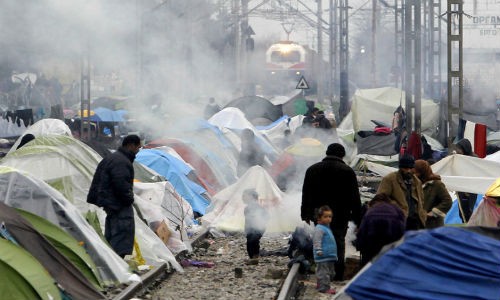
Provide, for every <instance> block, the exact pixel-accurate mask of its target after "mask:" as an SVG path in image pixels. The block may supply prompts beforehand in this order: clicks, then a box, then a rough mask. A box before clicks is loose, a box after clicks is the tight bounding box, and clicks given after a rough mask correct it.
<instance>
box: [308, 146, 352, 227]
mask: <svg viewBox="0 0 500 300" xmlns="http://www.w3.org/2000/svg"><path fill="white" fill-rule="evenodd" d="M323 205H328V206H330V208H331V209H332V212H333V221H332V223H331V224H330V228H332V230H333V229H346V228H347V224H348V222H349V220H350V219H352V220H353V221H354V223H355V224H356V225H359V223H360V221H361V199H360V196H359V188H358V181H357V178H356V174H355V173H354V171H353V170H352V169H351V167H349V166H348V165H346V163H345V162H344V161H343V160H342V159H341V158H339V157H336V156H330V155H329V156H326V157H325V158H324V159H323V160H322V161H321V162H318V163H315V164H313V165H312V166H310V167H309V168H308V169H307V171H306V174H305V178H304V184H303V186H302V206H301V213H300V215H301V217H302V220H310V221H313V220H315V219H316V215H315V209H318V208H320V207H321V206H323Z"/></svg>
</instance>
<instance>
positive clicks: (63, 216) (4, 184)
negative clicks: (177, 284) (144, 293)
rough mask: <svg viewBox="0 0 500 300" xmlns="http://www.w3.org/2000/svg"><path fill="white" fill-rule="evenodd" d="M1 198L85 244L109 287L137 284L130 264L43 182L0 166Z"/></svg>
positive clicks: (67, 202) (57, 193)
mask: <svg viewBox="0 0 500 300" xmlns="http://www.w3.org/2000/svg"><path fill="white" fill-rule="evenodd" d="M0 196H1V197H0V198H1V200H0V201H2V202H4V203H5V204H7V205H9V206H11V207H16V208H22V209H24V210H26V211H29V212H31V213H33V214H36V215H38V216H41V217H43V218H45V219H47V220H48V221H50V222H51V223H53V224H56V225H58V226H59V227H61V228H62V229H63V230H65V231H66V232H68V233H69V234H71V235H72V236H73V237H74V238H75V239H76V240H78V241H81V242H83V245H84V247H85V250H86V251H87V252H88V253H89V255H90V256H91V257H92V259H93V261H94V262H95V263H96V265H97V266H98V270H99V271H100V275H101V277H102V278H103V279H104V281H105V282H106V283H107V284H116V281H118V282H128V281H130V280H134V281H138V280H139V278H138V276H137V275H133V274H132V273H130V272H129V271H128V265H127V264H126V262H125V261H124V260H123V259H121V258H120V257H119V256H118V255H117V254H116V253H115V252H114V251H113V250H112V249H111V248H110V247H109V246H108V245H107V244H106V243H105V242H104V241H103V240H101V238H100V237H99V235H98V234H97V233H96V232H95V230H94V229H93V228H92V227H91V226H90V225H89V223H88V222H87V221H86V220H85V219H84V218H83V216H82V215H81V214H80V212H79V211H78V209H77V208H76V207H75V206H74V205H73V204H71V203H70V202H69V201H68V200H67V199H66V198H64V196H63V195H62V194H61V193H60V192H58V191H57V190H55V189H53V188H52V187H51V186H49V185H48V184H46V183H45V182H43V181H42V180H40V179H37V178H35V177H33V176H30V175H29V174H26V173H23V172H21V171H19V170H16V169H14V168H10V167H5V166H0Z"/></svg>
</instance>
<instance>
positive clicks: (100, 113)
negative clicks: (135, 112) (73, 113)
mask: <svg viewBox="0 0 500 300" xmlns="http://www.w3.org/2000/svg"><path fill="white" fill-rule="evenodd" d="M126 114H127V111H126V110H123V109H122V110H111V109H109V108H105V107H98V108H96V109H94V115H91V116H90V120H91V121H92V122H125V119H124V118H123V117H124V116H125V115H126Z"/></svg>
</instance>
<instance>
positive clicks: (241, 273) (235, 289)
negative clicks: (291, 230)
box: [111, 234, 346, 300]
mask: <svg viewBox="0 0 500 300" xmlns="http://www.w3.org/2000/svg"><path fill="white" fill-rule="evenodd" d="M192 245H193V252H192V253H190V254H189V255H182V254H181V255H178V257H177V259H178V261H180V262H181V264H183V265H184V273H179V272H172V270H171V269H170V268H168V266H167V265H166V264H164V265H161V266H158V267H155V268H154V269H152V270H150V271H149V272H147V273H145V274H143V275H142V276H141V279H142V281H141V282H137V283H134V284H132V285H130V286H128V287H126V288H124V289H123V290H121V291H119V292H118V293H117V292H115V293H114V295H113V296H112V297H111V299H114V300H124V299H161V300H169V299H172V300H173V299H176V300H183V299H186V300H187V299H190V300H191V299H204V300H210V299H218V300H219V299H227V300H230V299H231V300H232V299H273V300H289V299H295V300H309V299H331V298H332V295H325V294H321V293H318V292H317V291H316V289H315V288H316V279H315V277H314V274H301V273H300V272H299V267H300V265H299V264H298V263H295V264H293V265H291V266H290V267H289V262H290V258H289V257H288V256H287V249H288V234H276V235H264V237H263V238H262V240H261V253H262V256H261V257H260V259H259V263H258V264H247V263H248V262H247V261H248V259H247V254H246V240H245V236H244V235H243V234H235V235H230V236H226V237H213V236H211V235H210V234H202V235H200V236H199V237H198V238H197V239H196V240H194V241H193V243H192ZM345 283H346V282H335V283H332V287H335V288H337V290H340V288H341V287H342V286H343V285H345Z"/></svg>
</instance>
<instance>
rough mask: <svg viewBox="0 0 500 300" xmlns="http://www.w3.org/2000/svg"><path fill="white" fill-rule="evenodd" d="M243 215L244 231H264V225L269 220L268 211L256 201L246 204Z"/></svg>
mask: <svg viewBox="0 0 500 300" xmlns="http://www.w3.org/2000/svg"><path fill="white" fill-rule="evenodd" d="M244 215H245V233H252V232H259V233H262V234H263V233H264V232H265V231H266V225H267V222H268V220H269V213H268V212H267V210H266V209H265V208H264V207H262V206H260V205H259V203H257V202H256V201H251V202H249V203H248V204H247V206H246V207H245V210H244Z"/></svg>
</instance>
